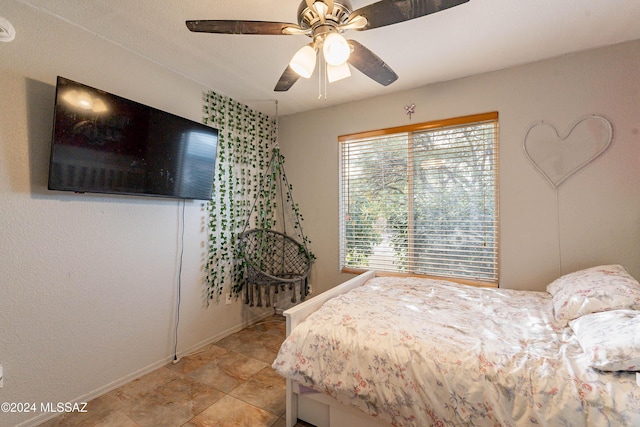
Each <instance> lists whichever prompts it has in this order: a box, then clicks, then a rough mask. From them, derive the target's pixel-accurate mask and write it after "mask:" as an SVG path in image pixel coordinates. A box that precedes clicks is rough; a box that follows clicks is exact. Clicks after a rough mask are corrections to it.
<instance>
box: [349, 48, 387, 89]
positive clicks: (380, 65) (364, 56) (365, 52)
mask: <svg viewBox="0 0 640 427" xmlns="http://www.w3.org/2000/svg"><path fill="white" fill-rule="evenodd" d="M347 42H348V43H349V45H350V46H351V48H352V49H353V51H352V52H351V55H350V56H349V60H348V61H347V62H349V64H351V65H353V66H354V67H356V68H357V69H358V70H360V71H361V72H362V73H363V74H365V75H367V76H369V77H370V78H372V79H373V80H375V81H377V82H378V83H380V84H381V85H383V86H389V85H390V84H391V83H393V82H395V81H396V80H397V79H398V75H397V74H396V73H395V71H393V70H392V69H391V67H389V66H388V65H387V64H386V63H385V62H384V61H383V60H382V59H380V57H379V56H378V55H376V54H375V53H373V52H371V51H370V50H369V49H367V48H366V47H364V46H363V45H361V44H360V43H358V42H357V41H355V40H348V41H347Z"/></svg>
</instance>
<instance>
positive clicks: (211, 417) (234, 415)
mask: <svg viewBox="0 0 640 427" xmlns="http://www.w3.org/2000/svg"><path fill="white" fill-rule="evenodd" d="M278 418H279V417H277V416H276V415H273V414H272V413H270V412H267V411H265V410H262V409H260V408H256V407H255V406H252V405H250V404H248V403H246V402H243V401H242V400H239V399H236V398H234V397H232V396H225V397H223V398H222V399H220V400H219V401H218V402H216V403H215V404H214V405H211V406H210V407H209V408H207V409H206V410H205V411H204V412H202V413H201V414H200V415H198V416H197V417H195V418H194V419H192V420H191V421H189V422H188V423H187V424H185V427H186V426H188V427H271V426H272V425H273V424H274V423H275V422H276V421H277V420H278Z"/></svg>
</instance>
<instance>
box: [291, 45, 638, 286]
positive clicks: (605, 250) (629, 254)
mask: <svg viewBox="0 0 640 427" xmlns="http://www.w3.org/2000/svg"><path fill="white" fill-rule="evenodd" d="M487 60H490V58H487ZM638 70H640V42H639V41H636V42H633V43H627V44H622V45H617V46H614V47H610V48H604V49H598V50H593V51H589V52H584V53H578V54H573V55H568V56H563V57H560V58H556V59H552V60H547V61H543V62H538V63H534V64H530V65H524V66H520V67H516V68H511V69H507V70H501V71H497V72H491V73H487V74H483V75H478V76H474V77H469V78H465V79H460V80H455V81H450V82H445V83H440V84H433V85H429V86H426V87H423V88H420V89H416V90H411V91H406V92H400V93H393V94H390V95H388V96H383V97H379V98H374V99H368V100H364V101H360V102H354V103H350V104H347V105H342V106H339V107H336V108H330V109H323V110H317V111H312V112H309V113H302V114H297V115H290V116H286V117H283V118H281V120H280V126H279V128H280V144H281V146H282V152H283V154H284V155H285V156H286V158H287V174H288V177H289V181H290V182H291V183H292V184H293V186H294V198H295V199H296V201H297V202H298V203H299V204H300V209H301V212H302V214H303V215H304V217H305V231H306V232H307V234H308V235H309V238H310V239H311V241H312V244H311V250H312V251H313V252H314V253H315V254H316V255H317V258H318V260H317V263H316V265H315V267H314V269H313V273H312V279H313V280H312V285H313V286H314V289H315V290H316V291H324V290H326V289H329V288H330V287H332V286H334V285H336V284H337V283H339V282H341V281H343V280H345V279H346V278H348V277H350V276H349V275H346V274H341V273H339V259H338V257H339V253H338V233H339V231H338V143H337V138H338V136H339V135H343V134H350V133H355V132H361V131H366V130H372V129H380V128H386V127H393V126H399V125H404V124H408V123H410V122H411V123H419V122H424V121H430V120H436V119H443V118H449V117H458V116H463V115H468V114H475V113H483V112H489V111H498V112H499V114H500V246H501V257H500V285H501V286H502V287H506V288H514V289H534V290H544V289H545V286H546V284H547V283H549V281H551V280H552V279H554V278H555V277H557V276H558V275H559V271H560V269H559V265H560V261H559V259H560V258H559V251H558V240H560V243H561V251H560V253H561V256H562V272H563V273H567V272H570V271H573V270H575V269H578V268H582V267H586V266H591V265H595V264H603V263H621V264H623V265H625V266H626V267H627V268H628V269H629V270H630V272H631V273H632V274H633V275H635V276H636V277H638V278H640V131H639V129H640V78H638ZM352 78H361V77H360V76H355V77H352ZM400 78H402V76H400ZM329 96H331V94H330V92H329ZM412 102H413V103H415V104H416V109H415V111H416V113H415V115H413V117H412V118H411V121H409V117H408V116H406V115H405V110H404V106H405V105H408V104H411V103H412ZM588 114H599V115H604V116H606V117H607V118H608V119H609V120H610V121H611V122H612V123H613V126H614V142H613V144H612V145H611V147H610V149H609V150H608V151H607V152H605V153H604V154H603V155H602V156H601V157H599V158H598V159H597V160H596V161H594V162H593V163H592V164H591V165H589V166H588V167H586V168H585V169H583V170H581V171H579V172H578V173H576V174H575V175H574V176H572V177H571V178H569V179H568V180H567V181H565V183H564V184H562V185H561V186H560V187H559V191H558V201H559V203H558V205H556V193H555V191H554V189H553V188H552V187H551V185H550V184H549V183H547V181H546V180H545V179H544V178H543V177H542V176H541V175H539V174H538V172H537V171H536V170H535V169H534V168H533V167H532V166H531V164H530V163H529V162H528V160H527V159H526V157H525V155H524V152H523V148H522V144H523V138H524V135H525V132H526V130H527V129H528V127H529V126H530V125H531V124H533V123H534V122H536V121H539V120H545V121H549V122H553V123H555V125H556V126H557V127H558V128H559V130H560V131H564V130H565V129H566V128H567V127H568V126H569V124H571V123H572V122H573V121H574V120H576V119H577V118H579V117H581V116H584V115H588ZM556 206H558V207H559V210H558V209H556ZM557 212H559V218H560V233H558V232H557V230H556V214H557ZM559 237H560V239H559Z"/></svg>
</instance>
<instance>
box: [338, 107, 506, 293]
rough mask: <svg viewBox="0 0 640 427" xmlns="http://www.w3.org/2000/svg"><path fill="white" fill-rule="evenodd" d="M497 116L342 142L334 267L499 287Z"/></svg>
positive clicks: (359, 136) (349, 137) (419, 126)
mask: <svg viewBox="0 0 640 427" xmlns="http://www.w3.org/2000/svg"><path fill="white" fill-rule="evenodd" d="M497 140H498V113H487V114H481V115H474V116H467V117H460V118H455V119H449V120H444V121H439V122H431V123H421V124H416V125H411V126H404V127H400V128H394V129H385V130H381V131H372V132H367V133H362V134H356V135H347V136H341V137H340V138H339V143H340V153H341V158H340V162H341V165H340V170H341V180H340V210H341V212H340V217H341V221H340V261H341V267H342V269H343V270H344V271H360V270H364V269H376V270H379V271H386V272H393V273H406V274H416V275H426V276H435V277H446V278H451V279H461V281H463V282H470V283H478V282H481V283H485V284H486V283H491V284H494V285H496V284H497V282H498V188H497V176H498V144H497Z"/></svg>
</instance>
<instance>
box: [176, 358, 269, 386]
mask: <svg viewBox="0 0 640 427" xmlns="http://www.w3.org/2000/svg"><path fill="white" fill-rule="evenodd" d="M266 366H267V364H266V363H265V362H262V361H260V360H256V359H253V358H250V357H247V356H245V355H243V354H239V353H235V352H231V351H230V352H227V353H225V354H224V355H222V356H221V357H219V358H218V359H216V360H213V361H211V362H209V363H207V364H206V365H204V366H202V367H201V368H198V369H196V370H195V371H193V372H190V373H189V374H188V376H189V377H191V378H193V379H195V380H197V381H200V382H202V383H204V384H208V385H210V386H212V387H215V388H217V389H218V390H221V391H223V392H225V393H228V392H230V391H231V390H233V389H234V388H236V387H237V386H239V385H240V384H242V383H243V382H245V381H246V380H248V379H249V378H250V377H251V376H252V375H255V374H257V373H258V372H260V370H262V369H264V368H265V367H266Z"/></svg>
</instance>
